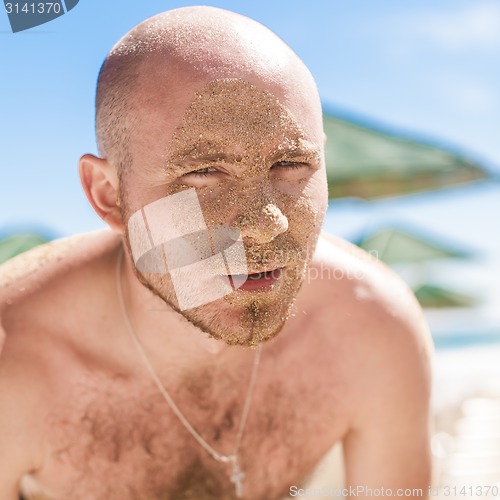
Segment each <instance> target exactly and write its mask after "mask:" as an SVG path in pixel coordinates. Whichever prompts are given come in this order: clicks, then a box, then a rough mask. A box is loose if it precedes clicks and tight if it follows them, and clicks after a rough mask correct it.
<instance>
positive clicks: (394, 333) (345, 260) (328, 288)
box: [309, 232, 432, 375]
mask: <svg viewBox="0 0 500 500" xmlns="http://www.w3.org/2000/svg"><path fill="white" fill-rule="evenodd" d="M311 273H313V275H311V276H310V277H309V278H310V279H309V281H310V283H311V284H312V285H311V287H317V288H318V290H320V291H319V292H316V295H317V297H318V299H319V301H320V303H321V304H322V308H323V310H324V314H325V316H326V317H327V318H328V321H329V324H332V325H336V326H337V328H336V329H333V328H332V329H330V332H329V333H328V335H327V336H328V337H331V338H332V341H333V342H334V343H335V346H336V347H342V349H345V354H346V355H348V356H349V357H350V358H351V359H353V360H357V362H359V363H360V365H357V363H354V364H353V366H354V365H357V366H358V367H359V366H362V367H363V370H365V371H366V373H367V374H368V375H369V374H370V373H373V371H374V370H376V371H377V372H378V373H379V374H380V373H382V372H387V373H388V374H392V375H394V374H395V373H396V372H397V371H398V369H400V373H408V370H407V369H406V368H407V367H408V366H410V364H413V365H414V366H415V367H418V369H419V370H420V371H421V372H422V373H423V372H428V370H429V364H430V356H431V354H432V341H431V338H430V334H429V330H428V327H427V324H426V321H425V319H424V316H423V313H422V310H421V308H420V305H419V304H418V302H417V300H416V299H415V296H414V294H413V292H412V291H411V290H410V289H409V288H408V286H407V285H406V284H405V283H404V282H403V280H402V279H401V278H400V277H399V276H398V275H397V274H396V273H395V272H393V271H392V270H391V269H389V268H388V267H387V266H386V265H384V264H383V263H381V262H380V261H378V260H377V259H376V258H375V257H374V256H371V255H369V254H368V253H366V252H365V251H364V250H362V249H360V248H358V247H356V246H355V245H352V244H351V243H349V242H346V241H344V240H342V239H340V238H337V237H334V236H331V235H329V234H327V233H324V232H323V233H322V234H321V236H320V240H319V242H318V247H317V251H316V254H315V258H314V260H313V264H312V266H311ZM316 276H317V278H318V279H317V280H316V281H317V283H316V284H314V278H315V277H316ZM336 335H339V336H340V338H336ZM358 375H361V373H360V372H358Z"/></svg>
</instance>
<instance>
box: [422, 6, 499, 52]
mask: <svg viewBox="0 0 500 500" xmlns="http://www.w3.org/2000/svg"><path fill="white" fill-rule="evenodd" d="M415 28H416V31H417V32H419V33H420V34H421V35H424V36H426V37H427V38H428V39H429V40H430V41H431V42H433V43H434V44H436V45H438V46H439V47H441V48H443V49H447V50H463V49H483V50H500V3H490V2H477V3H475V4H474V5H471V6H470V7H467V8H465V9H462V10H457V11H453V12H442V11H441V12H429V13H427V14H423V15H421V16H418V17H417V19H416V23H415Z"/></svg>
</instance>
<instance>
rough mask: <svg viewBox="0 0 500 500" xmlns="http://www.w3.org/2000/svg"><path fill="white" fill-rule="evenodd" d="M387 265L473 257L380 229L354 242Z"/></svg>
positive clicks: (449, 246) (417, 236) (435, 241)
mask: <svg viewBox="0 0 500 500" xmlns="http://www.w3.org/2000/svg"><path fill="white" fill-rule="evenodd" d="M354 243H355V244H356V245H358V246H359V247H361V248H363V249H364V250H366V251H367V252H368V253H370V254H372V255H375V256H376V257H377V258H378V259H380V260H382V261H384V262H385V263H387V264H389V265H393V264H396V263H417V262H425V261H431V260H437V259H468V258H470V257H472V254H471V253H470V252H468V251H466V250H464V249H462V248H458V247H456V246H454V245H452V244H450V243H449V242H445V241H438V239H437V238H435V237H432V236H429V235H424V234H423V233H420V234H419V232H417V231H415V230H413V231H411V230H406V229H401V228H395V227H382V228H379V229H376V230H375V231H372V232H368V233H365V234H364V235H362V236H361V237H360V238H359V239H358V240H357V241H355V242H354Z"/></svg>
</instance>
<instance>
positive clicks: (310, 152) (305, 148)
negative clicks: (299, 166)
mask: <svg viewBox="0 0 500 500" xmlns="http://www.w3.org/2000/svg"><path fill="white" fill-rule="evenodd" d="M284 157H286V158H299V157H300V158H310V159H314V160H319V159H320V157H321V150H320V148H318V147H315V146H314V145H312V144H307V145H306V144H302V145H297V146H292V147H283V148H278V149H277V150H276V151H275V152H274V154H273V155H272V158H273V159H274V160H277V159H279V158H284Z"/></svg>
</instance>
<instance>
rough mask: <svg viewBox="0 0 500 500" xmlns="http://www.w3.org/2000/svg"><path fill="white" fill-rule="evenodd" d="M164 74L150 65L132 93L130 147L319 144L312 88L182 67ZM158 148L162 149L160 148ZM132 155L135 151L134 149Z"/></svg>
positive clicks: (316, 101) (318, 119) (236, 147)
mask: <svg viewBox="0 0 500 500" xmlns="http://www.w3.org/2000/svg"><path fill="white" fill-rule="evenodd" d="M176 70H177V71H175V72H171V73H170V74H165V72H163V71H162V70H161V68H159V67H151V66H150V72H149V73H148V75H147V78H141V80H142V83H141V86H140V88H139V89H138V92H137V94H136V95H137V99H135V103H134V104H135V106H134V107H135V108H136V115H137V119H136V121H135V126H134V129H135V132H136V133H135V134H134V137H133V138H132V142H133V144H131V146H132V147H135V146H137V148H139V149H140V151H139V154H140V155H141V156H142V157H143V156H144V155H150V154H153V152H159V154H161V156H162V157H163V158H164V157H165V155H166V154H167V152H168V151H169V150H170V151H173V150H176V151H180V150H182V149H186V148H193V147H194V146H195V145H196V147H200V148H201V147H205V148H207V147H210V146H211V145H213V144H214V143H217V144H218V146H220V147H224V146H229V145H230V146H231V148H232V149H233V150H234V152H235V153H237V152H238V150H248V148H250V147H253V148H254V149H255V147H257V145H261V146H262V147H264V145H265V144H266V145H267V146H266V147H268V148H269V147H274V148H279V147H280V145H282V146H285V145H286V146H289V147H291V144H293V143H295V144H296V143H298V142H300V141H307V142H308V143H310V144H315V145H317V147H318V148H321V146H322V141H323V129H322V117H321V106H320V105H318V104H319V99H318V97H317V94H316V93H315V89H312V90H311V88H307V86H306V85H303V84H302V85H300V84H292V85H289V84H287V83H286V81H285V80H283V81H282V82H279V83H276V81H266V79H265V78H262V77H260V76H259V77H255V76H252V75H248V78H230V77H225V78H210V76H211V75H205V77H200V76H199V75H193V74H190V73H189V71H186V70H185V69H184V68H181V69H180V70H179V68H176ZM159 149H161V151H159ZM134 156H135V155H134Z"/></svg>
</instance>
